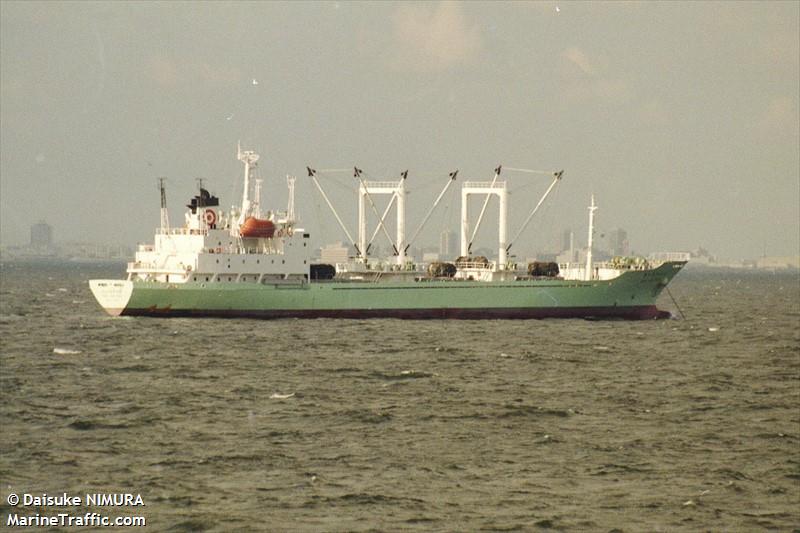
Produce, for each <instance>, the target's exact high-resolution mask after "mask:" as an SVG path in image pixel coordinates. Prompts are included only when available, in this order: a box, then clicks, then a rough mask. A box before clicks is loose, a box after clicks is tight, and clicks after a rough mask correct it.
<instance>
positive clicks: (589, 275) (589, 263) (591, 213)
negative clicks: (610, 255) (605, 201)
mask: <svg viewBox="0 0 800 533" xmlns="http://www.w3.org/2000/svg"><path fill="white" fill-rule="evenodd" d="M595 211H597V206H596V205H595V204H594V194H593V195H592V205H590V206H589V247H588V249H587V250H586V272H585V273H584V278H585V279H586V281H589V280H591V279H592V278H593V277H594V276H592V246H593V241H594V212H595Z"/></svg>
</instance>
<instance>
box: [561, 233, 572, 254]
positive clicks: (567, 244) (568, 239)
mask: <svg viewBox="0 0 800 533" xmlns="http://www.w3.org/2000/svg"><path fill="white" fill-rule="evenodd" d="M574 248H575V234H574V233H573V232H572V230H571V229H569V228H567V229H565V230H564V231H563V232H562V233H561V249H560V250H559V251H560V252H565V251H567V250H572V249H574Z"/></svg>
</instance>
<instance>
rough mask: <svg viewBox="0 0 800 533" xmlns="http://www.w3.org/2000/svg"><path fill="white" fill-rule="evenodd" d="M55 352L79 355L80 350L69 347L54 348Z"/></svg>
mask: <svg viewBox="0 0 800 533" xmlns="http://www.w3.org/2000/svg"><path fill="white" fill-rule="evenodd" d="M53 353H54V354H57V355H77V354H79V353H81V351H80V350H70V349H69V348H53Z"/></svg>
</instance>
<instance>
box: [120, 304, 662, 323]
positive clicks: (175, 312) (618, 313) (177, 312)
mask: <svg viewBox="0 0 800 533" xmlns="http://www.w3.org/2000/svg"><path fill="white" fill-rule="evenodd" d="M121 314H122V315H125V316H155V317H216V318H261V319H275V318H347V319H364V318H401V319H408V320H425V319H460V320H487V319H488V320H492V319H494V320H498V319H499V320H506V319H537V318H585V319H615V318H617V319H625V320H649V319H656V318H659V319H660V318H670V317H671V316H672V315H671V313H669V312H668V311H660V310H659V309H658V308H657V307H656V306H655V305H643V306H633V307H544V308H516V309H510V308H489V309H452V308H450V309H330V310H328V309H285V310H275V309H270V310H254V309H172V308H169V307H167V308H164V309H157V308H152V307H151V308H147V309H124V310H123V311H122V313H121Z"/></svg>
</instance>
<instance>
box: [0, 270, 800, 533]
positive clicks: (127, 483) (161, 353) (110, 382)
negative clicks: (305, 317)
mask: <svg viewBox="0 0 800 533" xmlns="http://www.w3.org/2000/svg"><path fill="white" fill-rule="evenodd" d="M121 274H122V273H121V272H114V271H107V270H106V271H104V270H102V269H97V268H94V267H91V266H88V265H83V266H82V268H81V269H76V268H71V267H62V268H57V267H52V266H51V267H41V269H40V270H36V269H26V270H25V271H22V270H20V271H19V272H17V271H15V270H13V269H11V270H8V271H5V270H4V274H3V275H4V279H3V295H2V297H1V298H0V339H2V340H1V341H0V342H2V349H0V369H2V371H1V372H0V391H2V392H1V394H2V402H0V405H2V407H1V408H0V424H1V425H2V428H3V431H2V440H1V442H2V449H1V450H2V453H0V472H3V473H4V480H3V481H4V483H5V484H6V485H7V486H8V490H9V491H11V490H13V491H16V492H18V493H22V492H25V491H29V492H31V491H34V490H36V491H41V492H48V493H52V494H58V493H61V492H64V491H66V492H68V493H75V494H81V493H83V492H86V491H89V492H93V491H97V492H102V491H103V490H105V489H106V488H108V487H119V488H124V489H125V490H133V491H135V492H141V493H142V497H143V498H144V500H145V502H146V504H147V505H146V507H145V508H144V510H143V514H144V515H146V516H147V518H148V524H157V526H156V527H157V529H159V530H174V531H190V530H191V531H194V530H203V529H208V530H223V529H225V530H230V529H235V530H247V529H248V528H250V529H271V530H279V531H295V530H306V531H312V530H324V531H328V530H330V531H367V530H377V531H396V530H406V529H413V530H420V531H452V530H463V531H480V530H486V531H532V530H533V531H535V530H546V529H552V530H567V531H614V530H617V531H651V530H663V531H689V530H692V531H693V530H724V531H750V530H787V531H790V530H792V529H793V528H796V527H797V524H798V523H800V509H798V505H797V494H798V493H800V452H798V443H799V442H800V430H798V427H800V414H799V413H800V405H798V401H799V400H798V396H797V390H798V388H800V357H799V356H800V327H798V326H800V324H798V317H800V287H798V286H797V283H796V280H795V279H789V277H781V276H777V277H776V276H773V275H771V274H770V275H769V276H757V275H744V277H743V275H741V274H738V273H737V274H730V273H729V274H715V275H713V276H710V277H706V276H704V275H700V274H697V273H692V272H682V273H681V274H680V275H679V276H678V278H677V279H676V280H675V282H674V285H671V286H670V289H671V292H672V294H673V296H675V298H676V300H677V301H678V302H679V303H680V305H681V309H682V310H683V312H684V314H685V316H686V319H684V320H670V321H653V322H624V321H614V322H602V321H601V322H596V321H595V322H592V321H583V320H537V321H519V322H517V321H514V322H504V321H491V322H478V321H464V322H461V321H459V322H443V321H423V322H406V321H398V320H381V321H337V320H314V321H302V320H276V321H255V320H213V319H208V320H202V321H198V320H190V319H187V320H163V319H151V318H135V319H130V318H126V319H122V320H121V319H119V318H110V317H107V316H106V315H105V314H104V312H103V311H102V310H101V309H100V308H99V307H98V306H97V305H96V304H95V303H94V301H93V299H92V297H91V295H90V293H89V290H88V286H87V283H86V282H87V280H88V279H90V278H93V277H97V278H109V277H119V276H121ZM737 281H738V282H739V283H737ZM61 288H63V289H65V290H64V291H62V290H59V289H61ZM45 294H51V295H53V296H50V297H45V296H44V295H45ZM31 295H34V296H31ZM70 302H73V303H70ZM670 304H671V302H670V301H664V302H662V305H663V306H664V307H669V306H670ZM220 502H223V503H222V504H221V503H220ZM265 517H268V522H264V520H267V519H265ZM252 524H259V527H255V526H252ZM264 524H266V525H264ZM262 525H263V526H264V527H263V528H262V527H260V526H262Z"/></svg>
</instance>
